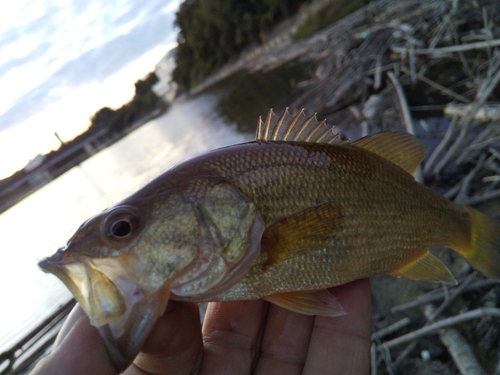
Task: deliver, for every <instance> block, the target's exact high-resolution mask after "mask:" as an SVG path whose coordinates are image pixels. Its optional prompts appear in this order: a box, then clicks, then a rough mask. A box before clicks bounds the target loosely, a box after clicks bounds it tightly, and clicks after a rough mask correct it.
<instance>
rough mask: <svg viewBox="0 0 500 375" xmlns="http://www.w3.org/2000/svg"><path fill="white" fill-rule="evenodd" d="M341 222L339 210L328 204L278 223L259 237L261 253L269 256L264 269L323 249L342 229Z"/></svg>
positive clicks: (309, 209) (304, 211)
mask: <svg viewBox="0 0 500 375" xmlns="http://www.w3.org/2000/svg"><path fill="white" fill-rule="evenodd" d="M341 223H342V214H341V210H340V207H339V206H337V205H334V204H333V203H330V202H328V203H323V204H321V205H319V206H315V207H312V208H308V209H306V210H303V211H300V212H298V213H296V214H294V215H292V216H289V217H287V218H285V219H283V220H281V221H278V222H277V223H275V224H273V225H272V226H270V227H269V228H268V229H266V230H265V231H264V233H263V235H262V240H261V250H262V251H265V252H266V253H267V256H268V258H267V263H266V266H269V265H272V264H275V263H276V262H279V261H283V260H285V259H289V258H293V257H296V256H300V255H303V254H304V252H305V251H307V250H312V249H321V248H324V247H325V246H327V245H328V243H330V242H331V240H332V239H333V238H334V237H335V234H336V233H337V232H338V231H339V230H340V229H341Z"/></svg>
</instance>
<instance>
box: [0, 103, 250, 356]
mask: <svg viewBox="0 0 500 375" xmlns="http://www.w3.org/2000/svg"><path fill="white" fill-rule="evenodd" d="M214 100H215V99H213V98H209V97H206V96H205V97H200V98H197V99H195V100H192V101H186V102H182V103H177V104H175V105H174V106H173V107H172V108H171V109H170V110H169V111H168V112H167V113H166V114H164V115H163V116H161V117H159V118H157V119H155V120H153V121H151V122H149V123H148V124H146V125H144V126H143V127H141V128H139V129H137V130H136V131H134V132H133V133H131V134H130V135H128V136H127V137H125V138H124V139H122V140H121V141H119V142H117V143H115V144H114V145H112V146H110V147H108V148H107V149H105V150H103V151H101V152H100V153H98V154H96V155H94V156H93V157H92V158H90V159H88V160H87V161H85V162H84V163H82V164H81V166H78V167H75V168H73V169H71V170H70V171H68V172H67V173H65V174H64V175H62V176H61V177H59V178H58V179H56V180H54V181H53V182H51V183H50V184H48V185H47V186H45V187H44V188H42V189H40V190H38V191H37V192H35V193H34V194H32V195H31V196H29V197H28V198H26V199H25V200H23V201H22V202H20V203H19V204H17V205H16V206H14V207H12V208H11V209H10V210H8V211H6V212H4V213H3V214H1V215H0V228H2V242H1V248H2V250H3V251H2V253H3V255H4V261H3V262H0V283H1V285H2V286H3V287H2V291H3V301H4V302H8V308H5V307H4V308H3V309H2V310H1V315H0V317H1V319H0V352H2V351H3V350H5V349H7V348H8V347H10V346H11V345H12V344H13V343H14V342H16V341H17V340H19V339H20V338H21V336H22V335H23V334H25V333H26V332H27V330H29V329H30V328H33V326H34V325H36V324H37V323H40V321H42V320H43V319H44V318H45V317H47V316H48V315H50V314H51V313H52V312H53V311H54V310H55V309H57V308H58V307H59V305H61V304H62V303H64V302H65V301H66V300H67V299H68V298H70V293H69V292H68V291H67V290H66V288H65V287H64V285H63V284H62V283H61V282H60V281H59V280H58V279H57V278H56V277H55V276H53V275H50V274H44V273H43V272H41V271H40V270H39V269H38V267H37V262H38V260H40V259H41V258H43V257H45V256H49V255H51V254H53V253H54V252H55V251H56V250H57V248H59V247H62V246H64V244H65V243H66V242H67V240H68V239H69V237H70V236H71V235H72V234H73V233H74V231H75V230H76V229H77V228H78V227H79V226H80V224H81V223H82V222H83V221H84V220H86V219H87V218H88V217H89V216H91V215H93V214H96V213H98V212H100V211H101V210H103V209H104V208H106V207H108V206H109V205H111V204H114V203H116V202H118V201H119V200H120V199H122V198H124V197H126V196H127V195H129V194H130V193H132V192H133V191H135V190H136V189H138V188H139V187H141V186H142V185H144V184H145V183H146V182H147V181H149V180H151V179H152V178H154V177H156V176H157V175H159V174H160V173H161V172H163V171H165V170H166V169H168V168H170V167H172V166H174V165H176V164H178V163H180V162H182V161H184V160H186V159H188V158H191V157H193V156H196V155H198V154H201V153H204V152H207V151H209V150H211V149H215V148H219V147H223V146H226V145H230V144H235V143H241V142H244V141H248V140H250V139H251V138H252V136H251V135H249V134H241V133H238V132H237V131H236V128H235V126H231V125H229V124H227V123H225V122H224V119H223V118H221V117H220V116H219V115H218V114H216V113H215V112H214V110H213V108H214ZM4 306H6V304H4Z"/></svg>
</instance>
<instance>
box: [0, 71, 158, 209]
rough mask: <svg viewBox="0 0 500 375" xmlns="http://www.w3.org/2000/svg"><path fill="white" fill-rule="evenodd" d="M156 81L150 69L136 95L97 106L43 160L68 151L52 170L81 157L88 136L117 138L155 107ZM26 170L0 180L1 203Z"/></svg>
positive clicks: (136, 85) (136, 88)
mask: <svg viewBox="0 0 500 375" xmlns="http://www.w3.org/2000/svg"><path fill="white" fill-rule="evenodd" d="M156 82H158V78H157V77H156V75H155V73H154V72H151V73H149V74H148V75H147V76H146V77H144V78H143V79H139V80H138V81H137V82H135V95H134V97H133V98H132V100H131V101H130V102H128V103H126V104H124V105H122V106H121V107H120V108H118V109H116V110H113V109H111V108H108V107H104V108H101V109H100V110H98V111H97V112H96V113H95V114H94V115H93V116H92V117H91V118H90V126H89V128H88V130H87V131H85V132H83V133H82V134H80V135H78V136H77V137H75V138H74V139H72V140H70V141H68V142H66V143H64V144H63V145H61V146H60V147H59V148H58V149H57V150H54V151H51V152H49V153H48V154H46V155H45V159H44V163H45V162H50V161H53V160H54V159H55V158H57V157H58V155H59V153H60V152H69V154H68V156H67V158H65V159H64V160H61V161H60V162H58V163H56V164H53V165H52V167H51V168H52V170H60V167H61V165H65V164H68V161H67V160H66V159H72V158H73V159H75V160H76V159H82V158H83V157H84V156H83V155H82V153H85V152H86V151H85V150H84V149H83V148H81V147H78V146H79V144H81V143H82V142H85V141H86V140H87V139H88V138H90V137H93V136H94V135H95V134H98V133H99V136H98V138H97V139H95V141H96V142H97V143H103V142H106V141H109V140H113V139H116V138H117V137H118V136H120V134H123V133H124V131H126V130H127V129H128V128H130V127H132V126H133V125H135V124H136V123H137V121H139V120H141V118H144V117H145V116H147V115H150V114H151V112H152V111H153V110H154V109H156V108H157V106H158V103H159V101H158V97H157V96H156V94H155V93H154V92H153V91H152V89H151V87H152V86H153V85H154V84H155V83H156ZM52 170H49V172H51V173H52V172H53V171H52ZM27 173H28V172H27V171H25V170H24V169H21V170H19V171H17V172H16V173H14V174H13V175H12V176H10V177H7V178H5V179H3V180H0V205H1V204H2V203H3V202H4V201H6V200H7V199H9V198H10V196H9V195H5V194H3V192H4V191H6V190H7V188H8V186H9V184H11V183H13V182H15V181H16V180H18V179H20V178H23V177H24V176H26V174H27ZM24 188H30V186H29V184H28V185H26V186H24ZM22 189H23V186H21V187H20V190H22ZM14 193H16V192H12V194H14ZM12 194H11V195H12Z"/></svg>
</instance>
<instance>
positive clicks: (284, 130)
mask: <svg viewBox="0 0 500 375" xmlns="http://www.w3.org/2000/svg"><path fill="white" fill-rule="evenodd" d="M287 114H288V108H286V109H285V110H284V111H283V113H282V114H281V115H280V117H279V118H278V120H277V121H276V122H273V123H271V120H272V117H273V115H274V112H273V110H272V109H270V110H269V113H268V114H267V118H266V122H263V121H262V118H261V117H259V123H258V124H257V134H256V136H255V139H256V141H257V142H273V141H287V142H311V143H326V144H341V143H342V140H341V139H340V135H339V134H335V133H334V132H333V127H328V126H326V120H323V121H321V122H318V121H317V120H316V114H314V115H312V116H310V117H307V118H306V119H305V120H304V121H302V122H300V121H299V119H300V117H301V116H302V115H304V110H303V109H302V110H301V111H300V112H299V113H297V114H296V115H295V116H293V118H292V119H290V120H289V121H285V117H286V116H287ZM313 120H314V121H313Z"/></svg>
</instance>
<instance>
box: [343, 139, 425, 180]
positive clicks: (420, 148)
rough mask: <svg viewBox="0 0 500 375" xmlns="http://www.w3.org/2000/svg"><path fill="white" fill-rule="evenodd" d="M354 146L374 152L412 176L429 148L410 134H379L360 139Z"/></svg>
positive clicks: (353, 143)
mask: <svg viewBox="0 0 500 375" xmlns="http://www.w3.org/2000/svg"><path fill="white" fill-rule="evenodd" d="M352 145H353V146H356V147H358V148H361V149H363V150H367V151H370V152H373V153H374V154H377V155H378V156H380V157H382V158H384V159H386V160H389V161H391V162H392V163H394V164H396V165H397V166H399V167H401V168H403V169H404V170H405V171H406V172H408V173H410V174H413V172H415V170H416V169H417V167H418V165H419V164H420V162H421V161H422V160H423V159H424V157H425V155H426V154H427V148H426V147H425V146H424V145H423V144H422V143H420V141H419V140H418V139H417V138H415V137H414V136H413V135H411V134H409V133H390V132H382V133H377V134H374V135H370V136H368V137H364V138H361V139H358V140H357V141H354V142H352Z"/></svg>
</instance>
